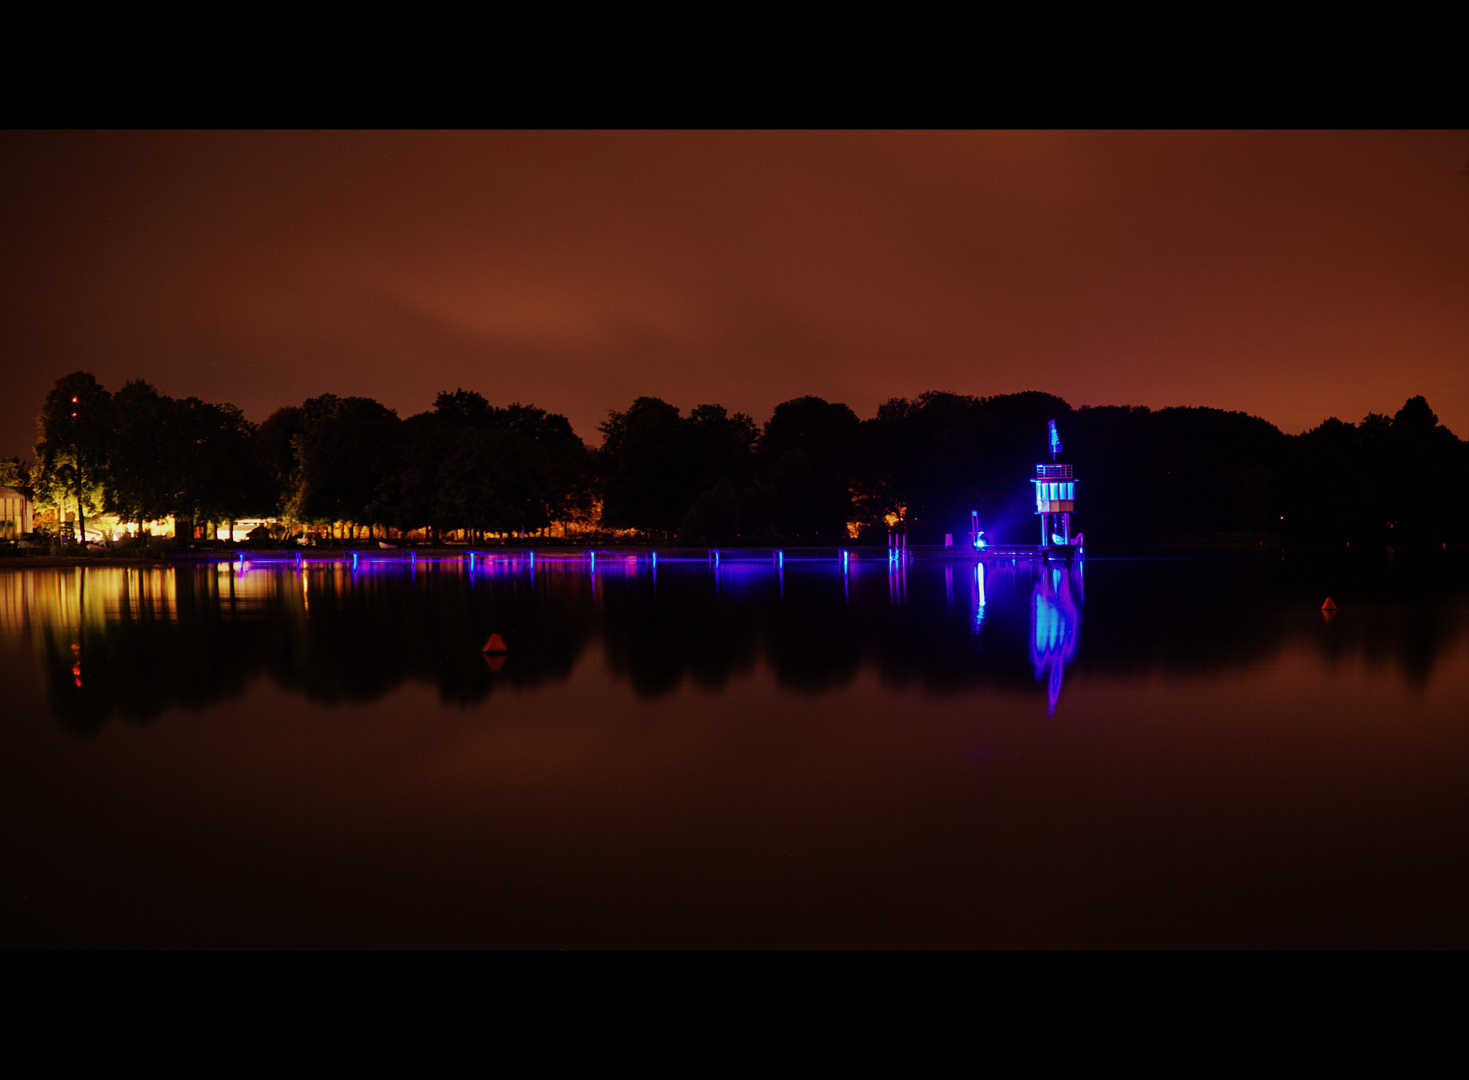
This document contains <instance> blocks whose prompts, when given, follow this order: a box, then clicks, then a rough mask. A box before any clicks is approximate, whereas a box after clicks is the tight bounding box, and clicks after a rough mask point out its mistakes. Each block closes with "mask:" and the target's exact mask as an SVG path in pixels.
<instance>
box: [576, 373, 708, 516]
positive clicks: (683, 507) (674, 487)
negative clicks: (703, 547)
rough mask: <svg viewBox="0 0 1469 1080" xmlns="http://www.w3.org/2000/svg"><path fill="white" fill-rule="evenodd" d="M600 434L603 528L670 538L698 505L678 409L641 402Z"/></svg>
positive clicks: (608, 423) (613, 419) (610, 417)
mask: <svg viewBox="0 0 1469 1080" xmlns="http://www.w3.org/2000/svg"><path fill="white" fill-rule="evenodd" d="M601 431H602V435H603V442H602V449H601V451H600V453H599V455H598V461H599V465H600V472H601V480H602V521H603V523H604V524H606V525H608V526H610V527H612V528H614V529H641V530H643V531H646V532H652V533H659V534H662V535H663V536H669V535H671V534H672V533H673V532H674V530H676V529H677V528H678V526H679V524H680V522H682V521H683V517H684V515H685V514H686V513H687V512H688V509H689V505H690V504H691V503H692V502H693V497H692V496H691V495H690V494H689V491H688V489H689V487H690V482H689V467H688V465H689V462H688V440H687V429H686V428H685V425H684V423H683V420H682V418H681V417H680V416H679V411H678V409H677V407H675V406H673V405H670V404H668V402H666V401H661V400H659V399H658V398H653V397H640V398H638V399H637V400H636V401H634V402H633V403H632V405H631V406H630V407H629V408H628V409H627V411H626V412H614V413H610V414H609V415H608V417H607V421H606V423H604V424H603V425H602V427H601Z"/></svg>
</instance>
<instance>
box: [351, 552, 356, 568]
mask: <svg viewBox="0 0 1469 1080" xmlns="http://www.w3.org/2000/svg"><path fill="white" fill-rule="evenodd" d="M352 569H353V571H356V569H357V552H355V551H354V552H352Z"/></svg>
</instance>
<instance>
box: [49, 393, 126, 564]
mask: <svg viewBox="0 0 1469 1080" xmlns="http://www.w3.org/2000/svg"><path fill="white" fill-rule="evenodd" d="M111 405H112V395H111V394H109V393H108V392H107V391H106V390H105V389H103V387H102V386H101V384H100V383H98V382H97V380H96V379H95V378H94V377H93V376H92V375H90V374H88V373H87V372H85V371H74V372H72V373H71V374H70V375H66V376H64V377H62V378H60V379H57V380H56V385H55V386H54V387H52V389H51V392H50V393H48V394H47V395H46V401H45V403H44V404H43V405H42V406H41V414H40V416H38V417H37V418H36V429H37V434H38V436H39V439H38V441H37V442H36V447H35V453H36V463H37V466H38V468H39V473H40V476H39V480H38V483H37V485H36V486H37V489H38V492H37V493H38V494H39V495H41V496H42V497H43V498H46V499H48V500H49V501H52V502H53V503H55V505H57V506H64V505H65V503H66V501H67V498H68V496H70V497H71V498H74V499H75V505H76V508H77V510H76V514H77V530H78V533H77V534H78V536H79V537H81V538H82V539H85V538H86V528H87V510H88V508H89V507H90V508H91V509H92V510H93V511H94V512H95V511H96V510H97V509H99V508H100V503H101V498H102V490H103V486H102V485H103V481H104V479H105V475H104V474H105V471H106V465H107V453H108V447H109V443H110V441H111V433H112V415H111Z"/></svg>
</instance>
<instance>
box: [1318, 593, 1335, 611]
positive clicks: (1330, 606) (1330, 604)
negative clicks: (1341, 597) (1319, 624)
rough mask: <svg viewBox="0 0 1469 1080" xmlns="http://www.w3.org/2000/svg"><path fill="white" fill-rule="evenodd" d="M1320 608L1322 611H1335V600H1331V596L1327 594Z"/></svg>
mask: <svg viewBox="0 0 1469 1080" xmlns="http://www.w3.org/2000/svg"><path fill="white" fill-rule="evenodd" d="M1321 610H1322V611H1335V610H1336V601H1335V600H1333V599H1332V598H1331V597H1329V596H1328V597H1327V598H1326V603H1324V604H1322V605H1321Z"/></svg>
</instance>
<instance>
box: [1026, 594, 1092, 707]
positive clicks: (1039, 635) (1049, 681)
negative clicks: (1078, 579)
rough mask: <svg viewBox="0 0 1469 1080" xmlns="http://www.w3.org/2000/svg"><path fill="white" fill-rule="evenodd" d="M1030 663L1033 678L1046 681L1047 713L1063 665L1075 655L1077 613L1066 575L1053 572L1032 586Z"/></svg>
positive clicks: (1057, 694) (1056, 695) (1054, 698)
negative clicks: (1033, 667)
mask: <svg viewBox="0 0 1469 1080" xmlns="http://www.w3.org/2000/svg"><path fill="white" fill-rule="evenodd" d="M1031 617H1032V635H1031V645H1030V659H1031V663H1032V664H1034V665H1035V677H1036V681H1037V682H1039V681H1040V680H1042V679H1045V680H1046V701H1047V705H1048V708H1049V711H1050V713H1051V714H1054V713H1055V712H1056V701H1057V699H1058V698H1059V697H1060V696H1061V678H1062V676H1063V675H1064V674H1065V670H1066V665H1067V664H1069V663H1070V662H1071V661H1072V660H1073V659H1074V658H1075V656H1076V646H1077V641H1078V639H1079V636H1080V628H1081V613H1080V611H1079V610H1078V609H1077V606H1076V602H1075V601H1074V600H1073V599H1072V596H1071V579H1070V575H1069V574H1067V573H1063V572H1062V571H1061V570H1060V569H1053V570H1051V571H1050V573H1048V574H1045V575H1044V576H1043V577H1042V578H1041V580H1040V581H1038V582H1037V583H1036V586H1035V593H1034V597H1033V608H1032V616H1031Z"/></svg>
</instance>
